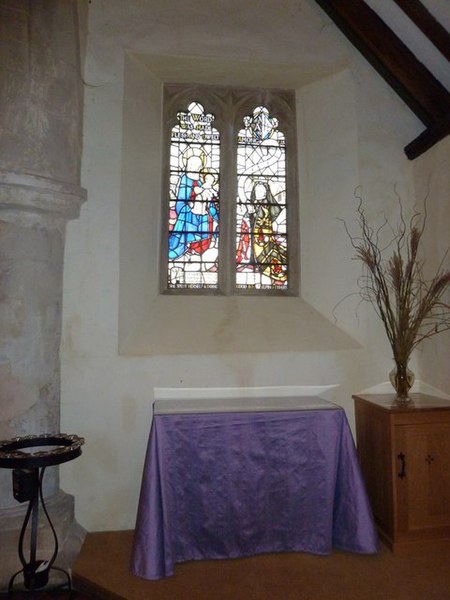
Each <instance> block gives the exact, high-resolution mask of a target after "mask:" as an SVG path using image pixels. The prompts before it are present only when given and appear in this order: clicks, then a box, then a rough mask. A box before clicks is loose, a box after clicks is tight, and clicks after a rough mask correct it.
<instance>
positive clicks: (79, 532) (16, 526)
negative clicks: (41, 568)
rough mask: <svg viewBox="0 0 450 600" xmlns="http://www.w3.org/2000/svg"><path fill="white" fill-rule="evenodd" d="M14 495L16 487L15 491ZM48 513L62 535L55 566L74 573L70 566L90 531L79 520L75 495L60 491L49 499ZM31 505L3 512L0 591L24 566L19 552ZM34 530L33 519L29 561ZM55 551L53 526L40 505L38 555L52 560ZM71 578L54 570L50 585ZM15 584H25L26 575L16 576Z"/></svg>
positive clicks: (59, 534)
mask: <svg viewBox="0 0 450 600" xmlns="http://www.w3.org/2000/svg"><path fill="white" fill-rule="evenodd" d="M11 494H12V490H11ZM45 506H46V508H47V512H48V514H49V516H50V519H51V521H52V524H53V527H54V528H55V531H56V535H57V537H58V545H59V551H58V556H57V558H56V560H55V563H54V566H56V567H60V568H61V569H64V570H66V571H69V572H70V569H71V567H72V565H73V563H74V561H75V559H76V557H77V556H78V554H79V552H80V550H81V546H82V545H83V541H84V537H85V535H86V531H85V530H84V529H83V528H82V527H81V525H79V524H78V523H77V522H76V521H75V517H74V497H73V496H71V495H70V494H66V493H65V492H63V491H62V490H59V491H58V492H57V493H56V494H54V495H53V496H50V497H49V498H45ZM27 507H28V502H24V503H23V504H17V507H12V508H6V509H3V510H2V511H1V515H0V556H1V560H0V591H3V590H6V589H7V587H8V583H9V580H10V579H11V577H12V576H13V575H14V573H16V572H17V571H19V570H20V569H21V568H22V564H21V562H20V559H19V555H18V544H19V536H20V530H21V528H22V524H23V519H24V516H25V513H26V509H27ZM30 531H31V519H30V521H29V522H28V527H27V532H26V535H25V540H26V544H25V549H24V554H25V559H26V560H28V557H29V552H28V544H29V539H30ZM53 551H54V539H53V534H52V531H51V528H50V526H49V524H48V521H47V518H46V517H45V514H44V511H43V510H41V506H40V505H39V526H38V535H37V550H36V558H37V559H38V560H48V559H50V558H51V557H52V555H53ZM66 580H67V578H66V577H64V575H63V574H61V573H59V572H58V571H50V579H49V583H48V585H49V586H51V585H59V584H60V583H64V581H66ZM14 585H15V586H16V585H17V586H19V585H23V576H22V574H20V575H18V576H17V577H16V579H15V582H14Z"/></svg>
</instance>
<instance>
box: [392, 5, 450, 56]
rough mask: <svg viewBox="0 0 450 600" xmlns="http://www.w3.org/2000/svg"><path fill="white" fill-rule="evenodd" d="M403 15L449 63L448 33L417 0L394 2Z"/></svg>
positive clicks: (449, 46) (449, 43) (449, 39)
mask: <svg viewBox="0 0 450 600" xmlns="http://www.w3.org/2000/svg"><path fill="white" fill-rule="evenodd" d="M394 2H395V3H396V4H398V6H399V7H400V8H401V9H402V10H403V12H404V13H405V15H408V17H409V18H410V19H411V21H412V22H413V23H414V24H415V25H416V26H417V27H418V28H419V29H420V30H421V31H422V33H424V34H425V35H426V36H427V38H428V39H429V40H430V42H431V43H432V44H434V46H436V48H437V49H438V50H439V52H440V53H441V54H442V56H444V57H445V58H446V59H447V60H449V61H450V33H449V32H448V31H447V30H446V29H445V28H444V27H442V25H441V24H440V23H439V21H437V20H436V19H435V18H434V17H433V15H432V14H431V13H430V12H429V11H428V9H427V8H425V6H424V5H423V4H422V2H419V0H394Z"/></svg>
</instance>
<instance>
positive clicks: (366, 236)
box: [344, 195, 450, 404]
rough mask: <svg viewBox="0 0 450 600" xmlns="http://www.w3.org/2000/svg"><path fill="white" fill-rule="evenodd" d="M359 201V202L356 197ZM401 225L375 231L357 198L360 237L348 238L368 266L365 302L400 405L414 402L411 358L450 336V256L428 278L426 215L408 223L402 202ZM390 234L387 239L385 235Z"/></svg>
mask: <svg viewBox="0 0 450 600" xmlns="http://www.w3.org/2000/svg"><path fill="white" fill-rule="evenodd" d="M357 198H358V197H357ZM397 198H398V202H399V208H400V210H399V219H398V222H397V224H392V223H389V222H388V220H387V219H386V217H384V218H383V219H382V221H381V223H380V224H378V225H375V226H374V225H372V224H370V223H369V222H368V219H367V218H366V214H365V211H364V209H363V207H362V199H361V198H358V200H359V204H358V208H357V222H358V226H359V232H358V234H357V235H352V234H351V233H350V231H349V229H348V227H347V225H346V224H345V223H344V224H345V229H346V232H347V234H348V236H349V238H350V241H351V243H352V246H353V248H354V249H355V253H356V254H355V258H356V259H358V260H360V261H361V262H362V265H363V268H364V269H363V274H362V276H361V277H360V278H359V279H358V285H359V292H360V296H361V299H362V300H364V301H367V302H370V303H371V304H372V306H373V308H374V309H375V312H376V314H377V315H378V316H379V317H380V319H381V321H382V322H383V325H384V328H385V331H386V335H387V338H388V341H389V344H390V346H391V349H392V355H393V358H394V361H395V369H394V371H393V372H392V373H390V376H389V377H390V380H391V383H392V385H393V386H394V388H395V391H396V392H397V402H398V403H400V404H405V403H407V402H409V400H410V397H409V390H410V389H411V387H412V384H413V382H414V375H413V373H412V372H411V371H410V370H409V369H408V361H409V358H410V356H411V354H412V352H413V351H414V350H415V349H416V348H417V346H418V345H419V344H421V343H422V342H423V341H424V340H426V339H429V338H431V337H433V336H434V335H436V334H438V333H441V332H443V331H449V330H450V302H449V291H450V269H449V268H448V267H446V266H445V264H444V263H445V262H447V259H448V256H449V253H448V251H447V252H446V253H445V255H444V257H443V258H442V260H441V262H440V263H439V264H438V266H437V269H436V271H435V272H434V275H433V276H431V277H429V278H428V277H426V276H425V273H426V272H429V270H428V269H427V270H426V269H425V259H424V258H423V257H422V256H421V250H423V246H422V244H421V242H422V236H423V233H424V230H425V224H426V217H427V212H426V206H424V211H423V214H422V213H420V212H414V214H413V215H412V217H411V218H410V219H409V220H406V218H405V216H404V213H403V207H402V202H401V199H400V197H399V196H398V195H397ZM386 234H387V235H386Z"/></svg>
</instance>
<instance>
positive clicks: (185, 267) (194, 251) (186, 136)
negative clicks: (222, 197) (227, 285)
mask: <svg viewBox="0 0 450 600" xmlns="http://www.w3.org/2000/svg"><path fill="white" fill-rule="evenodd" d="M214 118H215V117H214V115H212V114H210V113H206V112H205V110H204V108H203V106H202V105H201V104H200V103H199V102H191V103H190V104H189V106H188V107H187V110H186V111H180V112H178V114H177V124H176V125H175V126H174V127H173V128H172V130H171V138H170V166H169V171H170V174H169V177H170V183H169V187H170V192H169V196H170V200H169V236H168V263H167V285H168V288H169V289H202V288H204V289H207V288H213V289H215V288H217V286H218V260H219V172H220V136H219V133H218V131H217V130H216V129H215V128H214V127H213V122H214Z"/></svg>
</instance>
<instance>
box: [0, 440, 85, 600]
mask: <svg viewBox="0 0 450 600" xmlns="http://www.w3.org/2000/svg"><path fill="white" fill-rule="evenodd" d="M83 444H84V439H83V438H80V437H78V436H76V435H67V434H65V433H60V434H44V435H29V436H25V437H22V438H14V439H12V440H7V441H2V442H0V467H3V468H6V469H13V493H14V498H15V499H16V500H17V501H18V502H28V508H27V511H26V514H25V518H24V520H23V525H22V529H21V531H20V536H19V547H18V553H19V559H20V562H21V563H22V568H21V569H20V570H19V571H17V573H14V575H13V576H12V577H11V579H10V580H9V585H8V594H9V595H10V596H11V595H12V594H13V592H14V581H15V579H16V577H17V576H18V575H20V574H23V581H24V586H25V589H26V590H28V591H29V592H30V593H31V597H34V592H35V591H36V590H40V589H42V588H45V586H46V585H47V584H48V579H49V574H50V570H55V571H60V572H61V573H63V574H64V575H65V576H66V578H67V584H62V585H61V586H60V587H64V586H66V585H67V588H68V591H69V595H70V597H72V579H71V577H70V574H69V573H68V572H67V571H65V570H64V569H60V568H59V567H54V566H53V563H54V562H55V559H56V557H57V555H58V537H57V535H56V531H55V528H54V527H53V523H52V522H51V519H50V517H49V514H48V512H47V508H46V506H45V502H44V496H43V493H42V480H43V478H44V473H45V469H46V468H47V467H49V466H53V465H59V464H61V463H64V462H67V461H69V460H73V459H74V458H76V457H77V456H79V455H80V454H81V446H82V445H83ZM47 446H51V448H49V449H45V450H42V449H41V450H38V451H36V452H24V451H23V449H29V448H37V447H47ZM39 504H40V505H41V507H42V510H43V511H44V514H45V516H46V518H47V521H48V523H49V525H50V529H51V531H52V534H53V540H54V545H55V547H54V550H53V554H52V557H51V558H50V559H49V560H42V559H38V558H37V553H36V552H37V534H38V524H39ZM30 518H31V534H30V553H29V560H27V559H26V558H25V553H24V540H25V533H26V530H27V527H28V523H29V521H30Z"/></svg>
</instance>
